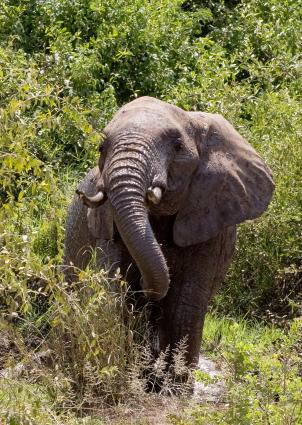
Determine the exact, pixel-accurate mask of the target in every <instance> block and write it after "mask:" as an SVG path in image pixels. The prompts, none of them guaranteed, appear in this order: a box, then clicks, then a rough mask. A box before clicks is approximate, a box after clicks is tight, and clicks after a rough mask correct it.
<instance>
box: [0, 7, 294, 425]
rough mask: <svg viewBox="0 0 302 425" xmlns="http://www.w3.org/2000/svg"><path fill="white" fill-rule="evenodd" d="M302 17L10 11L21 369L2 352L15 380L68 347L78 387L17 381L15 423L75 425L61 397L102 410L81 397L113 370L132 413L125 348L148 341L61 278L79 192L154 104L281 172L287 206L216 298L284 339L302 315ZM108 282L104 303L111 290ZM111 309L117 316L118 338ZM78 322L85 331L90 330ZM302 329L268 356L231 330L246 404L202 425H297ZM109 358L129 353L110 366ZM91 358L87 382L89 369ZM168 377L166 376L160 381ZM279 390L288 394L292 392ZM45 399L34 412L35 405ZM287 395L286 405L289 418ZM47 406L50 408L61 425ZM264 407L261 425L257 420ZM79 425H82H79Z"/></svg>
mask: <svg viewBox="0 0 302 425" xmlns="http://www.w3.org/2000/svg"><path fill="white" fill-rule="evenodd" d="M301 10H302V9H301V2H300V0H299V1H296V0H295V1H294V0H286V1H283V2H278V1H276V0H265V1H260V0H251V1H249V2H243V1H238V0H206V1H201V0H186V1H184V0H163V1H153V2H150V1H146V0H133V1H131V2H129V1H125V0H117V1H115V2H112V1H111V0H103V1H100V0H62V1H58V0H46V1H41V0H14V1H10V0H2V2H1V8H0V183H1V184H0V206H1V210H0V306H1V313H2V314H1V320H3V322H1V326H3V327H4V329H6V328H7V326H8V328H9V330H10V332H12V333H11V334H10V335H11V339H12V340H13V341H14V343H13V346H16V347H15V350H16V351H15V352H14V350H10V354H9V355H8V357H6V355H5V356H4V357H3V356H2V354H3V353H2V352H1V368H2V367H4V366H3V364H2V360H3V359H4V358H5V359H6V360H5V361H8V363H9V362H10V361H11V362H12V364H13V363H14V362H19V361H21V360H22V361H23V357H24V356H25V357H26V358H27V357H28V355H29V354H28V353H29V352H30V353H31V352H32V351H34V352H35V351H37V352H39V351H40V350H41V349H42V348H43V347H44V345H45V344H46V341H47V343H48V344H49V343H50V341H53V344H54V347H56V348H55V349H54V351H55V352H56V353H54V354H56V355H57V357H56V362H57V364H58V368H59V369H57V372H58V371H60V373H61V375H60V377H61V378H62V387H60V389H58V387H56V388H55V389H54V387H53V386H51V385H50V383H49V381H47V379H46V378H45V376H46V377H47V376H48V377H49V376H51V377H54V376H56V375H55V372H53V369H51V372H50V371H49V370H47V373H46V372H45V369H43V374H42V375H43V376H44V372H45V376H44V378H43V379H44V380H43V379H42V381H41V380H40V381H39V379H40V377H37V376H35V377H34V378H33V379H32V380H31V378H29V377H28V375H27V376H26V379H25V380H24V382H23V383H24V385H25V387H24V386H23V387H22V385H23V383H20V386H19V385H17V384H16V383H15V382H14V381H12V382H11V383H8V384H7V383H5V382H3V380H2V379H1V389H0V397H1V399H2V400H4V401H5V400H7V399H6V398H5V396H4V395H5V394H7V393H9V394H11V396H10V397H11V400H12V399H14V397H15V398H18V400H19V404H18V406H19V410H20V411H22V410H24V412H30V413H29V416H28V417H26V416H24V417H20V416H16V417H14V416H11V417H10V420H11V423H23V422H25V421H27V423H41V422H43V421H44V422H45V423H48V422H49V423H53V422H57V421H59V420H60V421H63V420H65V419H63V417H61V416H60V418H59V419H58V417H57V416H56V415H57V411H56V413H53V410H52V407H53V403H54V404H55V408H56V409H58V406H59V404H58V403H57V400H56V401H54V399H55V398H56V397H54V394H57V395H58V398H59V399H60V397H61V396H62V394H64V392H66V394H69V395H70V394H72V397H74V400H75V399H76V397H80V396H82V399H81V398H78V399H77V401H78V404H80V403H81V402H82V401H83V399H84V398H85V394H86V395H87V394H88V393H85V391H84V390H83V392H81V391H82V389H83V388H84V387H85V385H84V387H81V384H82V383H83V382H86V383H87V382H88V381H89V376H90V375H91V374H90V372H89V371H91V370H95V368H97V367H98V368H99V369H98V370H106V373H104V374H102V376H101V384H100V386H99V387H98V389H100V387H101V388H102V391H100V392H99V394H100V393H101V394H102V395H104V393H105V392H106V391H107V390H108V389H109V388H110V390H108V391H109V393H110V394H111V395H112V394H114V396H112V398H113V399H118V398H119V395H120V391H121V387H122V384H121V382H122V383H123V384H124V382H123V380H122V381H120V380H121V379H122V378H121V375H122V374H123V372H124V371H125V359H124V358H123V355H124V354H125V351H123V350H121V352H119V350H118V349H117V347H120V346H123V347H125V345H123V344H126V342H125V338H126V339H127V338H128V337H129V338H130V341H127V344H128V342H129V343H131V344H132V342H133V340H131V338H132V337H133V335H132V334H131V331H130V330H129V329H125V328H124V327H123V326H122V324H121V323H120V322H119V320H120V318H121V316H120V315H121V314H122V313H121V311H120V310H119V306H117V305H116V304H115V303H116V302H117V299H116V298H114V297H113V298H112V297H111V295H112V294H111V295H110V291H108V288H107V289H106V290H105V289H104V285H103V283H104V282H103V281H102V282H103V283H102V282H100V279H101V277H100V276H93V274H92V275H90V274H89V273H90V272H89V271H85V272H84V275H83V276H82V277H83V281H85V282H86V287H85V288H86V289H85V290H83V293H80V294H79V295H76V293H69V292H68V291H67V290H66V288H65V287H64V285H63V284H62V282H61V281H60V278H59V274H58V271H57V266H58V264H60V262H61V258H62V244H63V237H64V220H65V214H66V208H67V204H68V203H69V202H70V198H71V196H72V192H73V190H74V188H75V186H76V184H77V182H78V181H79V180H80V179H81V176H82V175H83V174H84V173H85V172H86V170H87V169H88V168H91V167H92V166H93V165H94V164H95V162H96V158H97V156H98V151H97V148H98V145H99V143H100V142H101V141H102V130H103V128H104V126H105V125H106V123H107V122H108V121H109V120H110V119H111V117H112V116H113V114H114V113H115V111H116V110H117V108H118V107H119V106H120V105H121V104H123V103H124V102H128V101H130V100H132V99H134V98H136V97H138V96H142V95H151V96H156V97H158V98H160V99H163V100H166V101H168V102H171V103H174V104H176V105H178V106H180V107H183V108H184V109H186V110H205V111H209V112H218V113H221V114H223V115H224V116H226V118H228V119H229V120H230V121H231V122H232V123H233V124H234V126H235V127H236V128H237V129H238V130H239V131H240V133H241V134H242V135H243V136H245V137H246V139H247V140H249V141H250V143H251V144H252V145H253V146H254V147H255V148H256V149H257V150H258V151H259V153H260V154H261V155H262V156H263V157H264V158H265V160H266V161H267V162H268V163H269V165H270V166H271V168H272V170H273V175H274V179H275V182H276V190H275V195H274V199H273V202H272V203H271V205H270V207H269V210H268V211H267V213H266V214H265V215H264V216H262V217H261V218H260V219H258V220H256V221H254V222H248V223H245V224H243V225H241V226H240V227H239V232H238V245H237V255H236V258H235V261H234V263H233V266H232V268H231V270H230V273H229V275H228V278H227V281H226V282H225V285H224V287H223V289H222V290H221V291H220V293H219V294H218V296H217V297H216V300H215V309H216V311H218V312H220V313H223V314H228V315H242V314H243V315H245V316H246V317H249V318H251V317H254V318H257V319H261V320H266V321H270V322H273V323H277V324H279V325H282V326H289V319H291V318H294V317H299V316H300V315H301V309H302V300H301V293H302V291H301V289H302V286H301V285H302V268H301V267H302V266H301V264H302V246H301V241H302V238H301V236H302V231H301V223H302V208H301V206H302V193H301V181H302V175H301V163H302V144H301V128H302V118H301V117H302V110H301V96H302V93H301V87H302V85H301V82H302V63H301V47H302V46H301V43H302V34H301V31H302V27H301V25H300V22H301V18H302V16H301ZM85 273H88V274H87V275H86V274H85ZM103 277H104V276H103ZM93 279H95V282H97V283H99V284H100V288H101V289H100V288H99V289H98V290H96V288H95V286H94V284H93ZM102 285H103V286H102ZM84 286H85V285H84ZM85 291H86V292H85ZM91 291H92V293H93V294H94V295H93V296H92V297H91V299H90V298H89V297H88V296H87V294H88V293H91ZM85 294H86V295H85ZM77 296H79V297H80V298H79V299H78V298H77ZM81 297H82V298H81ZM107 297H109V298H107ZM110 297H111V298H110ZM104 300H107V301H108V302H107V301H106V302H107V304H108V305H107V304H106V303H105V307H106V308H107V307H109V306H110V308H112V309H113V311H114V312H115V313H116V315H113V316H112V317H110V319H111V320H112V322H110V323H108V321H106V320H109V317H108V316H106V314H107V313H108V310H106V308H104V309H103V307H104V304H103V303H104ZM109 300H110V301H109ZM91 303H92V304H91ZM93 303H95V304H93ZM96 306H97V308H99V309H101V312H100V313H99V315H100V317H102V318H103V325H104V326H105V325H106V326H109V328H110V331H109V332H108V333H107V334H106V335H103V330H102V329H103V328H102V327H101V326H102V324H99V323H98V324H96V322H95V321H94V319H93V317H92V316H93V314H95V310H94V307H96ZM91 315H92V316H91ZM78 316H80V317H82V321H80V322H77V317H78ZM106 317H107V319H106ZM297 323H299V322H298V321H293V324H292V327H291V328H290V330H289V332H288V333H282V332H281V331H280V332H281V333H279V334H278V335H279V336H278V337H276V339H275V341H276V342H275V343H272V342H269V341H268V342H267V344H266V345H265V344H264V342H263V341H264V340H265V338H266V336H265V332H264V331H262V330H259V335H260V336H259V337H257V339H255V340H253V338H254V337H251V334H253V332H252V330H251V328H249V330H248V331H246V332H248V333H249V336H250V340H249V341H247V340H246V339H247V337H246V332H245V330H244V331H241V330H240V329H241V328H240V326H241V325H240V326H239V328H238V327H237V328H236V326H235V325H234V326H235V327H234V328H233V327H232V326H233V325H232V326H229V328H228V326H226V328H224V329H221V332H222V331H223V333H226V335H228V334H231V335H232V339H230V340H229V341H226V340H225V341H224V342H223V343H221V344H222V345H221V350H220V351H219V352H220V353H221V354H223V356H225V358H226V359H227V360H228V365H229V368H230V369H231V370H233V372H234V373H233V376H232V377H231V378H230V387H229V391H230V392H229V394H233V397H234V400H235V401H234V404H233V405H232V407H231V408H229V409H227V412H226V413H225V415H224V412H222V413H221V412H218V413H217V417H216V418H214V417H213V415H212V416H211V412H208V413H202V414H201V413H200V412H199V413H198V414H197V416H196V417H195V420H196V421H197V422H196V423H199V422H198V421H202V420H205V421H206V422H204V423H211V422H210V419H211V420H212V421H213V423H219V420H220V421H221V422H220V423H236V420H237V419H238V418H240V421H242V423H249V422H248V421H249V420H250V421H251V420H252V419H253V420H254V421H255V423H257V421H258V422H259V421H260V419H259V418H261V420H263V421H264V423H265V420H266V419H265V416H264V415H266V414H270V415H273V417H274V418H276V423H278V421H279V423H282V421H283V419H284V418H283V416H282V412H281V408H284V415H287V414H288V415H290V414H291V413H288V412H292V415H293V416H292V417H293V418H295V415H296V414H297V412H299V410H298V407H297V409H296V410H291V409H292V408H293V406H297V405H298V401H297V397H296V395H297V388H299V385H300V384H299V382H300V381H299V379H300V378H297V376H298V375H299V373H300V372H299V371H298V369H297V367H298V366H297V365H298V360H297V357H296V356H297V355H299V350H297V349H296V345H297V344H298V342H297V343H296V342H295V343H294V342H293V343H292V342H291V341H293V340H295V338H296V336H297V333H298V329H300V328H299V326H298V325H297ZM67 325H68V326H67ZM64 326H65V327H64ZM66 326H67V327H66ZM218 328H219V326H218ZM220 328H221V327H220ZM1 329H2V328H1ZM128 331H129V332H128ZM92 332H93V334H94V335H95V336H93V335H92ZM217 332H218V331H217ZM219 332H220V331H219ZM272 332H273V333H274V332H276V334H277V333H278V332H277V331H276V330H274V331H272ZM86 333H88V334H90V335H91V338H87V337H86ZM55 335H56V336H57V339H56V338H55ZM113 336H115V337H116V338H115V339H114V338H113ZM46 337H47V338H49V339H48V340H47V338H46ZM212 337H213V339H214V340H215V338H216V337H217V335H216V336H215V335H212ZM239 337H240V339H239ZM51 338H52V339H51ZM60 338H62V340H63V339H64V338H67V339H68V341H69V342H68V344H69V345H68V344H67V345H66V347H69V346H70V344H72V346H73V347H74V350H75V351H74V355H76V356H77V358H79V361H78V363H77V362H76V358H75V357H73V358H70V357H68V356H67V354H68V352H65V351H64V349H65V348H66V347H65V346H64V345H63V346H60V344H59V342H60V341H59V339H60ZM255 338H256V337H255ZM271 338H272V339H273V338H275V337H274V336H273V335H272V336H271ZM278 338H279V339H278ZM76 341H78V342H79V343H78V344H76ZM131 341H132V342H131ZM271 341H272V340H271ZM295 341H297V339H296V340H295ZM41 344H42V346H43V347H42V346H41ZM43 344H44V345H43ZM131 344H130V346H131ZM295 344H296V345H295ZM299 344H300V342H299ZM299 344H298V346H299ZM103 346H104V347H106V346H107V347H108V349H109V348H110V349H112V351H113V356H111V358H110V361H109V363H108V362H107V363H108V364H107V363H106V361H107V360H108V356H109V354H108V352H107V351H106V349H105V351H103V350H104V348H103ZM98 349H99V350H100V351H99V352H98V353H97V354H96V355H95V356H94V354H93V353H95V352H96V351H97V350H98ZM11 351H12V352H11ZM130 351H131V350H130ZM134 351H135V350H134ZM290 351H292V353H290ZM22 353H23V354H22ZM6 354H7V353H6ZM69 354H70V353H69ZM127 355H129V352H128V351H127ZM133 355H134V354H133ZM66 356H67V357H66ZM89 356H92V359H91V358H89V362H88V363H89V367H88V369H87V370H88V372H87V370H86V369H85V368H84V366H83V364H84V363H85V362H86V360H87V358H88V357H89ZM54 357H55V356H52V358H54ZM146 357H147V355H146ZM180 357H181V356H180ZM138 358H139V356H138ZM138 358H136V359H134V360H133V361H134V364H136V369H135V368H134V369H133V371H136V372H135V373H136V374H139V373H141V369H140V366H139V362H141V364H144V365H145V366H146V363H144V361H145V360H146V359H145V360H143V359H142V358H140V360H138ZM105 360H106V361H105ZM162 360H163V364H164V362H165V359H164V358H163V359H162ZM110 362H112V363H110ZM286 362H288V363H286ZM30 364H32V363H30ZM97 364H98V366H97ZM6 366H7V365H5V367H6ZM111 366H112V367H113V368H111ZM180 366H181V361H180ZM107 367H108V368H109V369H108V370H109V372H108V370H107V369H106V368H107ZM89 368H90V369H89ZM102 368H105V369H102ZM110 368H111V369H110ZM84 369H85V371H84ZM252 370H254V371H256V372H255V373H254V374H253V373H252V372H251V371H252ZM83 371H84V372H85V373H86V372H87V374H86V375H85V373H84V372H83ZM161 371H162V370H161V367H160V365H158V371H157V372H156V371H154V373H155V374H156V373H159V374H160V373H161ZM285 371H286V373H285ZM107 372H108V373H107ZM72 373H74V375H72ZM83 373H84V374H83ZM133 373H134V372H133ZM136 376H137V375H136ZM61 378H60V379H61ZM105 378H106V379H107V381H106V379H105ZM204 378H205V377H203V379H204ZM49 379H50V378H49ZM167 379H168V380H169V379H170V378H169V376H168V378H167ZM85 380H86V381H85ZM278 380H279V384H280V382H285V383H286V386H285V387H282V388H281V387H280V386H278V385H279V384H278ZM33 382H34V383H33ZM41 382H42V383H41ZM60 382H61V381H60ZM72 382H73V383H74V382H78V384H77V385H78V387H77V388H78V390H79V388H80V390H79V391H74V389H73V390H71V387H70V385H71V383H72ZM89 382H90V381H89ZM134 382H138V381H135V380H134ZM139 382H141V381H139ZM65 383H68V385H69V387H68V385H67V386H66V387H64V385H65ZM170 384H171V383H169V385H170ZM27 385H28V386H27ZM87 385H88V384H87ZM67 387H68V388H67ZM88 387H89V385H88ZM88 387H87V388H88ZM22 388H23V389H22ZM30 388H31V389H30ZM89 388H90V389H91V386H90V387H89ZM93 388H94V389H93V391H95V389H96V387H95V386H93ZM106 388H107V390H106ZM29 391H30V393H31V394H32V397H28V398H27V399H26V396H25V394H27V392H29ZM49 391H50V393H51V394H50V395H49ZM56 391H57V392H56ZM72 391H73V392H72ZM89 391H90V390H89ZM265 391H266V392H265ZM96 393H97V391H96ZM275 393H276V394H277V393H278V397H279V401H275V402H274V401H273V395H274V394H275ZM79 394H80V395H79ZM59 396H60V397H59ZM66 397H67V398H65V400H66V399H68V395H66ZM72 397H71V398H72ZM63 398H64V397H63ZM257 398H258V400H259V401H258V402H257V401H255V400H257ZM38 400H39V401H38ZM60 400H61V399H60ZM61 401H62V400H61ZM1 402H2V401H1ZM5 403H6V401H5ZM37 403H38V405H37ZM39 403H40V404H39ZM249 403H250V404H249ZM255 403H256V404H255ZM257 403H258V404H257ZM295 403H296V404H295ZM75 404H76V402H75ZM75 404H74V405H75ZM8 405H9V404H7V405H6V404H5V406H8ZM42 405H43V406H48V407H45V415H44V414H42V413H41V412H42V409H40V407H39V406H42ZM37 406H38V407H39V409H38V410H39V412H38V411H37ZM60 406H61V405H60ZM251 406H253V407H254V411H255V412H256V413H255V414H257V415H259V417H257V418H256V417H254V416H252V419H251V418H250V417H249V416H248V415H251V414H252V413H251ZM32 409H34V410H32ZM35 409H36V410H35ZM1 414H2V412H1ZM12 415H13V414H12ZM35 415H36V419H34V418H35ZM39 415H40V416H39ZM41 415H42V416H43V415H44V416H43V417H42V416H41ZM204 415H208V416H206V417H207V419H204V418H205V416H204ZM223 415H224V416H223ZM232 415H233V416H232ZM236 415H237V416H236ZM238 415H239V416H238ZM261 415H262V416H261ZM274 415H275V416H274ZM209 418H210V419H209ZM236 418H237V419H236ZM280 418H281V419H280ZM286 418H288V416H287V417H286ZM6 419H7V418H6ZM238 420H239V419H238ZM292 420H294V419H292ZM22 421H23V422H22ZM35 421H36V422H35ZM66 421H70V423H73V418H70V417H69V418H66ZM92 421H93V420H92ZM207 421H208V422H207ZM215 421H216V422H215ZM223 421H226V422H223ZM227 421H229V422H227ZM232 421H233V422H232ZM280 421H281V422H280ZM44 422H43V423H44ZM68 423H69V422H68ZM91 423H94V422H91ZM95 423H97V422H95ZM200 423H203V422H200ZM237 423H238V421H237ZM267 423H269V422H267ZM284 423H287V422H286V421H285V422H284ZM288 423H291V422H288ZM292 423H293V422H292Z"/></svg>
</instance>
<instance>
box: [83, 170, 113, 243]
mask: <svg viewBox="0 0 302 425" xmlns="http://www.w3.org/2000/svg"><path fill="white" fill-rule="evenodd" d="M99 179H100V173H99V168H98V167H95V168H93V169H92V170H90V171H89V173H88V174H86V176H85V178H84V180H82V182H81V183H80V184H79V187H78V188H77V190H78V191H80V192H84V193H87V195H89V196H94V195H95V194H96V193H97V184H98V182H99ZM79 202H81V204H82V201H79ZM84 208H86V206H85V207H84ZM87 225H88V229H89V232H90V234H91V235H92V236H93V237H94V238H95V239H104V240H110V239H112V237H113V217H112V211H111V207H110V205H109V202H105V203H104V204H102V205H100V206H99V207H96V208H87Z"/></svg>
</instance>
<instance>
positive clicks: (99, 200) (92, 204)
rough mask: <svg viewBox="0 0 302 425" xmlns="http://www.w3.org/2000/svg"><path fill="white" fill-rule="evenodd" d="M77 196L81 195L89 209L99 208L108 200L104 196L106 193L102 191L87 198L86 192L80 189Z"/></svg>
mask: <svg viewBox="0 0 302 425" xmlns="http://www.w3.org/2000/svg"><path fill="white" fill-rule="evenodd" d="M76 194H77V195H79V197H80V199H81V201H82V202H83V204H84V205H86V206H87V207H89V208H97V207H99V206H100V205H102V204H103V203H104V202H105V201H106V198H107V197H106V195H105V194H104V192H103V191H101V190H100V191H99V192H98V193H97V194H96V195H94V196H87V195H85V193H84V192H82V191H80V190H78V189H77V190H76Z"/></svg>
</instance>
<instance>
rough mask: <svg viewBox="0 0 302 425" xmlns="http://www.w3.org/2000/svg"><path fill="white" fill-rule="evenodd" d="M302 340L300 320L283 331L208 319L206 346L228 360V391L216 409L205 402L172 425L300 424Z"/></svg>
mask: <svg viewBox="0 0 302 425" xmlns="http://www.w3.org/2000/svg"><path fill="white" fill-rule="evenodd" d="M301 335H302V322H301V319H296V320H294V321H293V322H292V324H291V326H290V328H289V329H288V331H287V332H284V331H282V330H281V329H278V328H276V327H274V326H272V327H263V326H259V324H256V323H250V324H248V325H247V323H246V321H243V320H241V321H238V322H236V321H233V320H226V319H224V320H221V319H217V318H216V317H215V316H212V317H209V318H208V321H207V323H206V327H205V335H204V345H205V348H210V349H211V351H212V350H213V346H215V350H214V353H215V356H217V357H218V358H220V359H221V358H223V359H224V361H225V365H224V366H227V370H228V375H227V376H226V389H227V392H226V394H225V395H224V397H223V399H222V400H220V406H217V408H216V409H213V407H212V406H207V405H206V404H205V403H202V404H201V405H200V406H198V407H197V408H196V409H195V410H193V412H192V410H188V411H187V413H185V412H183V414H182V415H176V416H173V417H171V418H170V419H171V420H170V423H173V424H175V425H177V424H179V425H180V424H184V423H186V424H191V423H192V424H207V425H208V424H211V425H214V424H230V425H231V424H234V425H235V424H255V425H257V424H259V425H260V424H297V425H298V424H301V423H302V422H301V417H302V416H301V413H302V399H301V390H302V379H301V366H302V363H301V349H302V341H301ZM206 384H208V383H207V382H206Z"/></svg>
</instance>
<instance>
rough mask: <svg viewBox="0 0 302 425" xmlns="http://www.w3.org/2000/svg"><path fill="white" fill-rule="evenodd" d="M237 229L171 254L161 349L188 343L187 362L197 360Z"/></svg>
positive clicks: (191, 362)
mask: <svg viewBox="0 0 302 425" xmlns="http://www.w3.org/2000/svg"><path fill="white" fill-rule="evenodd" d="M235 235H236V232H235V228H234V227H229V228H227V229H225V230H224V231H223V232H221V233H220V234H219V235H218V236H216V237H215V238H213V239H211V240H209V241H207V242H205V243H203V244H199V245H195V246H191V247H188V248H176V247H175V249H174V250H173V252H172V253H171V254H170V262H171V266H170V272H171V279H172V284H171V288H170V290H169V292H168V295H167V296H166V298H165V299H164V300H163V301H162V306H163V315H162V319H161V321H160V341H161V349H162V350H163V349H165V347H166V346H168V345H170V347H171V350H173V348H175V347H176V346H177V344H178V343H179V342H180V341H181V340H183V339H184V340H185V341H186V344H187V353H186V356H185V357H186V361H187V364H188V365H189V366H192V367H194V366H196V365H197V363H198V357H199V351H200V344H201V336H202V329H203V324H204V319H205V314H206V312H207V308H208V304H209V302H210V299H211V297H212V296H213V295H214V293H215V292H216V290H217V289H218V287H219V286H220V284H221V283H222V281H223V278H224V276H225V273H226V271H227V269H228V267H229V264H230V261H231V258H232V255H233V252H234V246H235V239H236V237H235Z"/></svg>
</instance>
